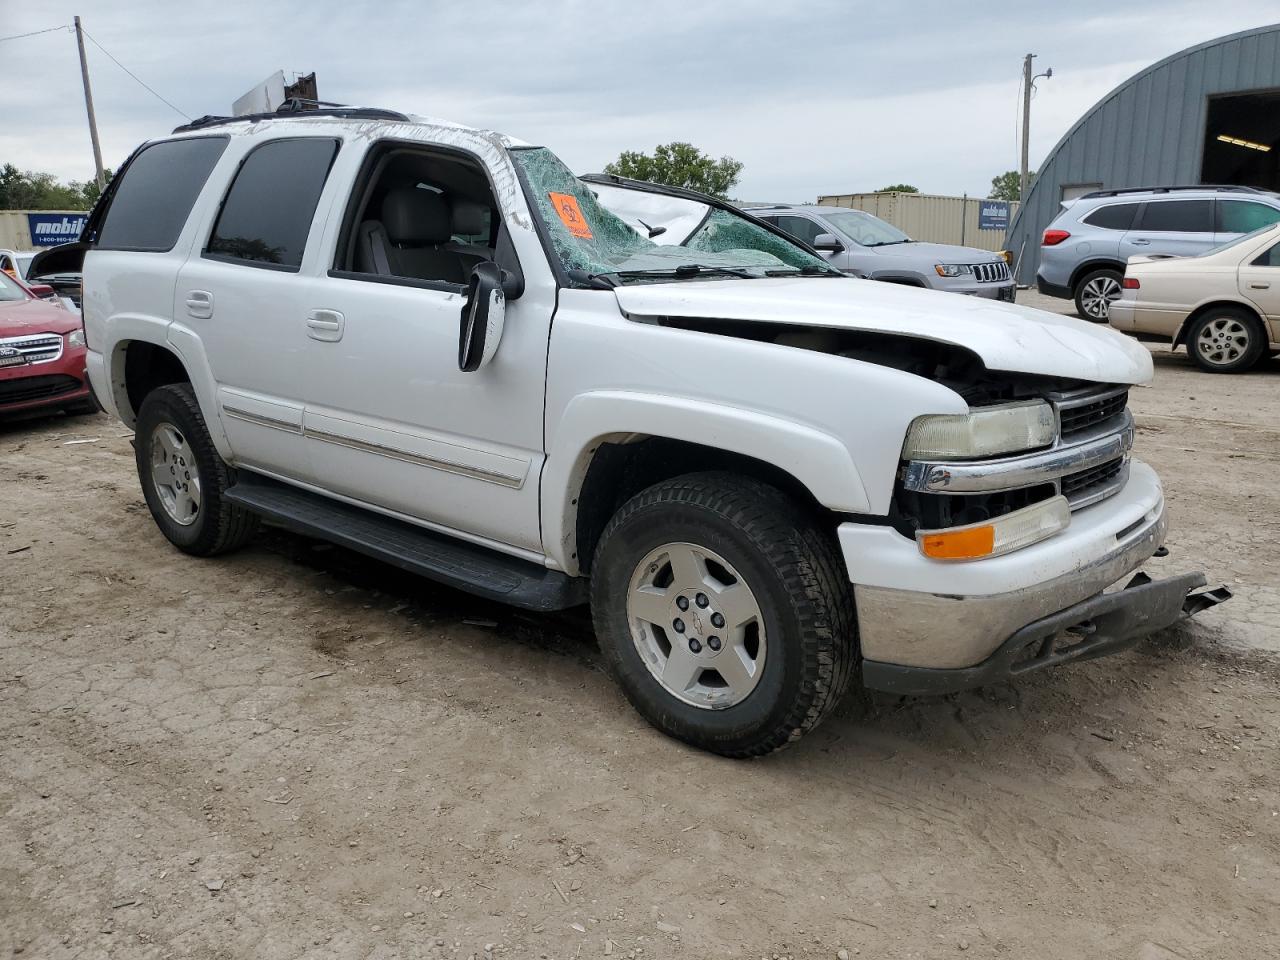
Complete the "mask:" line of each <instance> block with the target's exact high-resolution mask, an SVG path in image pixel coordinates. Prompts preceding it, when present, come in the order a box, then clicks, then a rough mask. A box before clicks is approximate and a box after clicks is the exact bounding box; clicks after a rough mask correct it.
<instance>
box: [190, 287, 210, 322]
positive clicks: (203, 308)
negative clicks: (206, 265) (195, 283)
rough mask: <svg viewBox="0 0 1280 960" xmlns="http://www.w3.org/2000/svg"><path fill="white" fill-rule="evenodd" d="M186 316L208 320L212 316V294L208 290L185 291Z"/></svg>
mask: <svg viewBox="0 0 1280 960" xmlns="http://www.w3.org/2000/svg"><path fill="white" fill-rule="evenodd" d="M187 316H189V317H195V318H196V319H197V320H208V319H209V318H210V317H212V316H213V294H212V293H210V292H209V291H208V290H188V291H187Z"/></svg>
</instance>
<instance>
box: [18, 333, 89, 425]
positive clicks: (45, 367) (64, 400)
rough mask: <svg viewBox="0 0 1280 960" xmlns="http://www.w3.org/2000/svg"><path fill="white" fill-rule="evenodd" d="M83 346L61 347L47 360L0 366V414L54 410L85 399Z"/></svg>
mask: <svg viewBox="0 0 1280 960" xmlns="http://www.w3.org/2000/svg"><path fill="white" fill-rule="evenodd" d="M84 368H85V349H84V347H73V348H71V349H64V350H63V351H62V356H61V357H59V358H58V359H57V360H53V361H50V362H41V363H31V364H24V365H23V366H20V367H6V368H3V369H0V414H9V413H20V412H24V411H28V410H40V409H45V408H49V409H57V408H58V407H66V406H71V405H73V404H78V403H80V402H82V401H84V400H87V399H88V398H89V381H88V378H87V377H86V376H85V369H84Z"/></svg>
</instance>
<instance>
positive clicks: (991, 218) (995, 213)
mask: <svg viewBox="0 0 1280 960" xmlns="http://www.w3.org/2000/svg"><path fill="white" fill-rule="evenodd" d="M978 229H979V230H1008V229H1009V204H1008V201H1005V200H983V201H981V204H980V206H979V207H978Z"/></svg>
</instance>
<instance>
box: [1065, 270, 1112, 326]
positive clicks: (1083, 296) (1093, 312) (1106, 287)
mask: <svg viewBox="0 0 1280 960" xmlns="http://www.w3.org/2000/svg"><path fill="white" fill-rule="evenodd" d="M1123 280H1124V274H1122V273H1121V272H1120V271H1119V270H1111V269H1102V270H1093V271H1091V272H1089V273H1086V274H1085V275H1084V276H1083V277H1081V278H1080V282H1079V283H1077V284H1076V291H1075V301H1076V312H1077V313H1078V314H1080V316H1082V317H1083V318H1084V319H1086V320H1092V321H1093V322H1095V323H1106V322H1107V320H1108V319H1110V317H1111V302H1112V301H1113V300H1118V299H1120V292H1121V287H1120V284H1121V282H1122V281H1123Z"/></svg>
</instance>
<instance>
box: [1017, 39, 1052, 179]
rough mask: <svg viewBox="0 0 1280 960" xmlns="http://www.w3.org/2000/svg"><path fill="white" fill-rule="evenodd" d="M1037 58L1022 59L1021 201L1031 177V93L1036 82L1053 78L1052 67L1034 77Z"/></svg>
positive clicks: (1030, 54)
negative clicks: (1032, 67)
mask: <svg viewBox="0 0 1280 960" xmlns="http://www.w3.org/2000/svg"><path fill="white" fill-rule="evenodd" d="M1035 58H1036V55H1035V54H1034V53H1028V54H1027V55H1026V56H1025V57H1023V58H1022V165H1021V167H1020V168H1019V177H1018V200H1019V201H1025V200H1026V199H1027V181H1028V180H1029V179H1030V176H1031V174H1030V170H1031V164H1030V152H1031V91H1032V90H1034V89H1035V84H1036V81H1037V80H1039V79H1040V77H1044V78H1045V79H1046V80H1047V79H1049V78H1050V77H1052V76H1053V68H1052V67H1050V68H1049V69H1048V70H1046V71H1045V72H1044V73H1041V74H1038V75H1036V76H1032V75H1031V61H1032V60H1034V59H1035Z"/></svg>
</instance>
